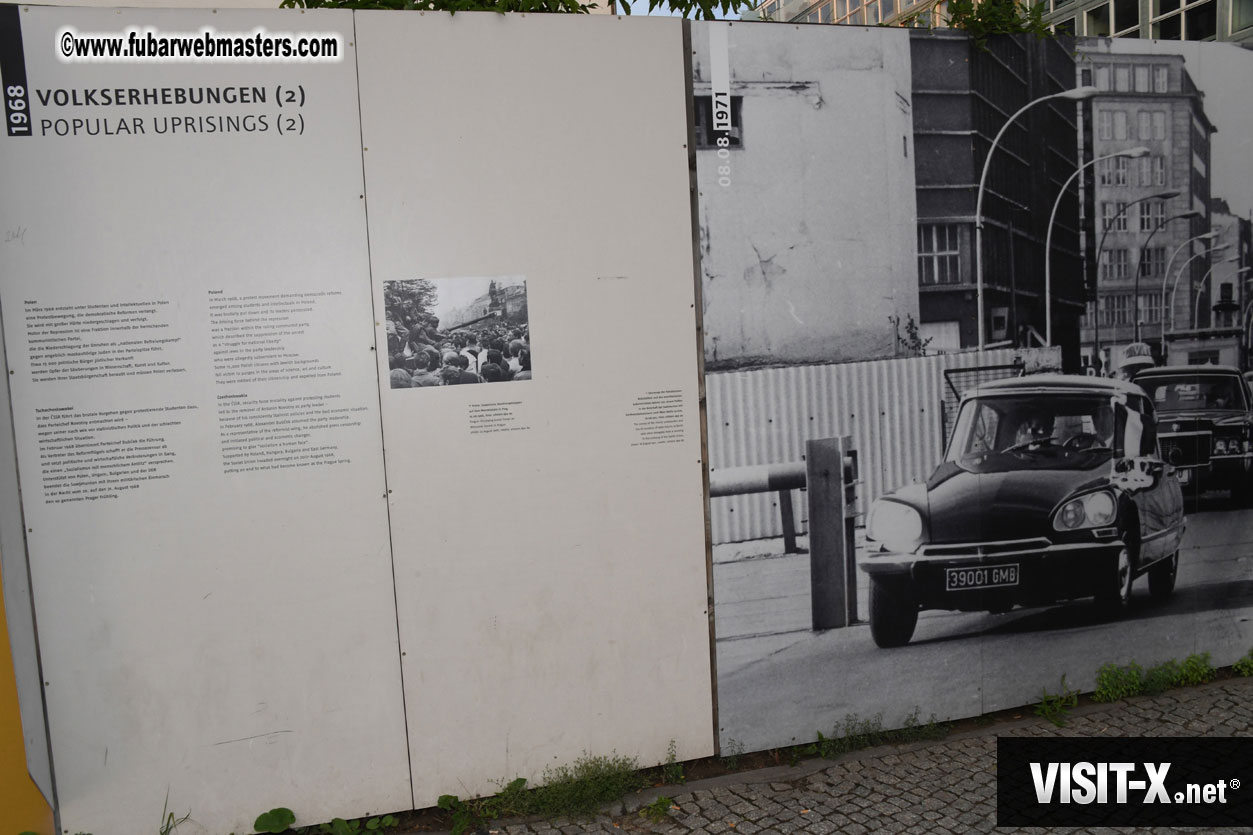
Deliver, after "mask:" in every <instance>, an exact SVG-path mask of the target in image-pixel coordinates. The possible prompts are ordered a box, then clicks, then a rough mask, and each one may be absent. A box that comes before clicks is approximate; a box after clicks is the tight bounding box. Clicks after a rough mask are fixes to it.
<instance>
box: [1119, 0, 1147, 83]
mask: <svg viewBox="0 0 1253 835" xmlns="http://www.w3.org/2000/svg"><path fill="white" fill-rule="evenodd" d="M1139 28H1140V2H1139V0H1114V34H1115V35H1126V34H1131V33H1135V31H1136V30H1137V29H1139ZM1136 72H1137V74H1138V73H1139V69H1137V70H1136ZM1139 85H1140V81H1139V76H1138V75H1137V77H1136V89H1137V90H1139V89H1140V86H1139ZM1145 90H1146V91H1147V87H1146V88H1145Z"/></svg>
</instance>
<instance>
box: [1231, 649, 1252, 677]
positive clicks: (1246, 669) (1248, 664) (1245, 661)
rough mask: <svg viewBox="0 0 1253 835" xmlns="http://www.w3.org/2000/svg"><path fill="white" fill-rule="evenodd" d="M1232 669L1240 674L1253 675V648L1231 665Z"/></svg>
mask: <svg viewBox="0 0 1253 835" xmlns="http://www.w3.org/2000/svg"><path fill="white" fill-rule="evenodd" d="M1231 669H1232V670H1234V671H1235V673H1236V675H1238V676H1253V649H1250V650H1249V651H1248V652H1246V653H1245V654H1244V657H1243V658H1241V659H1240V660H1239V661H1237V662H1236V663H1234V664H1232V665H1231Z"/></svg>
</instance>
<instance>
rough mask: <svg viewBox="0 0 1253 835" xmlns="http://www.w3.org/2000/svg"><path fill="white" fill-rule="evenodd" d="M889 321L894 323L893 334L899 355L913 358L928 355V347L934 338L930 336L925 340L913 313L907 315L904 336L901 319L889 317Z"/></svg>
mask: <svg viewBox="0 0 1253 835" xmlns="http://www.w3.org/2000/svg"><path fill="white" fill-rule="evenodd" d="M888 321H889V322H891V323H892V332H893V334H894V335H895V337H896V350H897V353H901V354H905V355H906V356H911V357H925V356H926V355H927V346H928V345H930V344H931V339H932V337H930V336H928V337H927V338H926V339H923V337H922V333H921V331H920V330H919V328H918V323H917V322H915V321H914V316H913V314H912V313H907V314H905V334H904V335H903V336H902V335H901V317H900V316H889V317H888Z"/></svg>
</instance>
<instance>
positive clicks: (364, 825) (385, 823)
mask: <svg viewBox="0 0 1253 835" xmlns="http://www.w3.org/2000/svg"><path fill="white" fill-rule="evenodd" d="M445 797H452V795H444V796H443V797H441V798H440V799H439V804H440V808H441V809H443V808H444V798H445ZM452 799H453V800H454V801H456V800H457V798H455V797H452ZM399 825H400V821H398V820H397V819H396V818H394V817H393V816H391V815H383V816H382V817H373V818H357V819H355V820H344V819H343V818H335V819H334V820H333V821H331V822H330V823H324V824H322V825H321V826H319V827H318V832H322V833H325V835H364V833H366V832H381V831H382V830H384V829H392V828H394V827H396V826H399ZM461 831H462V832H464V831H465V830H464V829H462V830H461Z"/></svg>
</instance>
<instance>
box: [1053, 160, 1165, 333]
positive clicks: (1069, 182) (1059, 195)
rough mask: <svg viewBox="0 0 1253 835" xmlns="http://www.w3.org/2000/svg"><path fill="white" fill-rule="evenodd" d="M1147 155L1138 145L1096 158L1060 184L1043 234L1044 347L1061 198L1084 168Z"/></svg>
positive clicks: (1077, 169)
mask: <svg viewBox="0 0 1253 835" xmlns="http://www.w3.org/2000/svg"><path fill="white" fill-rule="evenodd" d="M1149 153H1150V152H1149V149H1148V148H1145V147H1144V146H1143V145H1140V146H1137V147H1135V148H1128V149H1127V150H1125V151H1117V152H1115V153H1112V154H1106V155H1105V156H1103V157H1096V158H1095V159H1092V160H1090V161H1088V162H1085V163H1084V164H1083V165H1081V166H1079V167H1078V168H1076V169H1075V172H1074V173H1073V174H1071V175H1070V177H1069V178H1068V179H1067V180H1066V182H1065V183H1063V184H1062V188H1061V191H1059V192H1057V199H1056V200H1054V201H1053V211H1051V212H1049V225H1048V227H1047V231H1046V232H1045V234H1044V344H1045V346H1046V347H1048V346H1051V345H1052V344H1053V273H1052V269H1051V267H1050V259H1051V257H1052V254H1053V221H1054V220H1055V219H1056V218H1057V208H1058V206H1060V205H1061V204H1062V197H1063V196H1064V195H1065V194H1066V190H1067V189H1068V188H1070V184H1071V183H1073V182H1074V181H1075V179H1076V178H1078V176H1079V175H1080V174H1081V173H1083V170H1084V169H1085V168H1089V167H1091V166H1093V165H1096V164H1097V163H1098V162H1104V161H1105V160H1107V159H1114V158H1115V157H1128V158H1130V159H1138V158H1140V157H1146V156H1148V155H1149Z"/></svg>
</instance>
